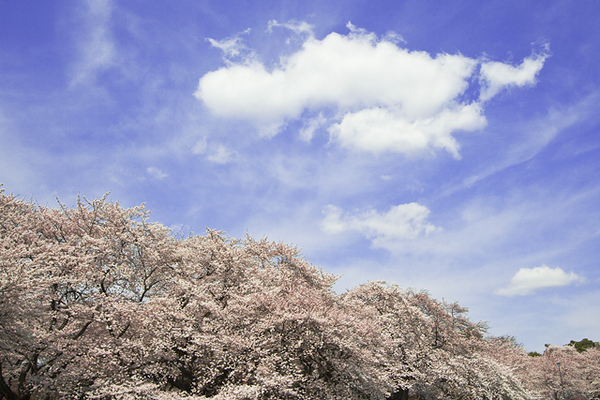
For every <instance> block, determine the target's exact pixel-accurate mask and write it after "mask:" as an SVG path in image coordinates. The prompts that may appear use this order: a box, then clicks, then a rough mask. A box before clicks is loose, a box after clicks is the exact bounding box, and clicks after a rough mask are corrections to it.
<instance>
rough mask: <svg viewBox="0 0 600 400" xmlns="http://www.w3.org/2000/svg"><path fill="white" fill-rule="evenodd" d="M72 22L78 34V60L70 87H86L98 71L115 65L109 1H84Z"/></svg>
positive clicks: (110, 2) (111, 10)
mask: <svg viewBox="0 0 600 400" xmlns="http://www.w3.org/2000/svg"><path fill="white" fill-rule="evenodd" d="M81 7H82V8H81V9H80V12H79V13H78V15H77V17H76V21H75V23H74V24H75V26H76V27H77V28H76V29H77V30H78V34H77V35H76V36H75V46H76V49H77V51H78V59H77V61H76V62H75V64H74V66H73V72H72V75H73V76H72V79H71V85H75V84H88V83H90V82H91V81H93V80H94V79H95V77H96V74H97V73H98V72H99V71H102V70H104V69H107V68H110V67H113V66H114V65H115V64H116V62H117V61H116V59H117V56H118V52H117V50H116V47H115V44H114V41H113V38H112V36H111V32H110V29H109V24H110V20H111V16H112V13H113V7H114V6H113V4H112V1H111V0H86V1H85V2H83V4H82V6H81Z"/></svg>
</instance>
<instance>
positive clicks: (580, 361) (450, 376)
mask: <svg viewBox="0 0 600 400" xmlns="http://www.w3.org/2000/svg"><path fill="white" fill-rule="evenodd" d="M335 281H336V277H335V276H333V275H330V274H327V273H324V272H323V271H322V270H320V269H319V268H316V267H315V266H312V265H310V264H309V263H308V262H306V261H305V260H304V259H303V258H301V257H300V255H299V253H298V251H297V250H296V249H295V248H293V247H290V246H287V245H284V244H281V243H273V242H269V241H267V240H254V239H252V238H250V237H248V238H246V239H244V240H233V239H231V238H228V237H227V236H225V235H224V234H223V233H221V232H217V231H212V230H208V231H207V234H206V235H204V236H196V235H191V236H189V237H185V238H179V237H176V236H175V235H173V234H172V232H171V231H170V230H169V229H167V228H165V227H164V226H162V225H160V224H157V223H150V222H148V211H147V210H145V209H144V207H143V206H140V207H135V208H130V209H127V208H123V207H121V206H120V205H119V204H118V203H111V202H109V201H107V200H106V199H105V198H102V199H98V200H93V201H88V200H86V199H78V201H77V205H76V206H75V207H67V206H65V205H63V204H59V207H56V208H47V207H41V206H37V205H35V204H32V203H29V202H26V201H23V200H19V199H17V198H15V197H14V196H12V195H6V194H5V192H4V190H3V189H2V188H0V400H1V399H7V400H17V399H32V400H33V399H138V398H139V399H157V400H158V399H163V400H166V399H180V398H188V399H205V398H213V399H215V400H218V399H397V400H401V399H407V398H408V396H409V395H410V396H415V397H418V398H421V399H459V398H460V399H530V398H540V399H542V398H543V399H550V398H559V397H560V396H569V395H572V394H574V393H583V394H584V395H586V396H588V397H590V398H591V397H594V396H595V397H594V398H600V397H599V396H600V378H599V377H600V351H598V350H597V349H589V350H587V351H585V352H583V353H579V352H578V351H577V350H576V349H574V348H573V347H550V348H548V350H547V351H546V352H545V354H544V355H543V356H541V357H530V356H528V355H527V354H526V353H525V352H524V351H523V349H522V348H521V347H519V346H517V345H515V343H514V341H512V340H510V339H508V338H490V337H485V326H484V325H483V324H476V323H473V322H471V321H470V320H469V319H468V318H467V317H466V315H465V314H466V311H467V310H466V309H465V308H463V307H461V306H459V305H458V304H456V303H450V304H449V303H445V302H440V301H437V300H435V299H433V298H431V297H430V296H429V295H427V294H426V293H423V292H415V291H411V290H402V289H400V288H399V287H398V286H396V285H391V284H386V283H384V282H370V283H366V284H364V285H361V286H359V287H356V288H354V289H352V290H349V291H347V292H346V293H344V294H336V293H335V292H334V291H333V290H332V285H333V284H334V283H335ZM556 362H560V363H561V368H562V370H561V373H562V380H561V379H560V378H561V377H559V374H558V370H557V368H556Z"/></svg>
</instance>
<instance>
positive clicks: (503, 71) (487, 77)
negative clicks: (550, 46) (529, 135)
mask: <svg viewBox="0 0 600 400" xmlns="http://www.w3.org/2000/svg"><path fill="white" fill-rule="evenodd" d="M548 56H549V55H548V53H543V54H538V55H533V56H531V57H528V58H526V59H524V60H523V62H522V63H521V65H519V66H516V67H514V66H512V65H509V64H504V63H501V62H486V63H483V65H482V66H481V72H480V77H479V79H480V82H481V86H482V91H481V96H480V99H481V100H482V101H487V100H489V99H491V98H492V97H494V96H495V95H496V94H498V93H499V92H500V91H501V90H502V89H504V88H505V87H509V86H518V87H522V86H526V85H533V84H534V83H535V77H536V76H537V74H538V73H539V72H540V70H541V69H542V67H543V66H544V61H546V58H548Z"/></svg>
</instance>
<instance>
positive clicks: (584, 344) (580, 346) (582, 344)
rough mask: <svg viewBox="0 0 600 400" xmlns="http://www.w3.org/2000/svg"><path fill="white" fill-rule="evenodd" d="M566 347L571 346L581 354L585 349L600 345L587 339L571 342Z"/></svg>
mask: <svg viewBox="0 0 600 400" xmlns="http://www.w3.org/2000/svg"><path fill="white" fill-rule="evenodd" d="M567 346H572V347H575V348H576V349H577V351H578V352H580V353H583V352H584V351H586V350H587V349H592V348H594V347H600V345H599V344H598V343H596V342H593V341H591V340H589V339H588V338H585V339H582V340H580V341H579V342H576V341H575V340H571V341H570V342H569V344H567Z"/></svg>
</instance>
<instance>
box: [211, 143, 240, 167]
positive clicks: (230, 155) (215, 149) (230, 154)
mask: <svg viewBox="0 0 600 400" xmlns="http://www.w3.org/2000/svg"><path fill="white" fill-rule="evenodd" d="M209 151H210V152H209V153H208V155H207V156H206V159H207V160H208V161H212V162H214V163H217V164H227V163H229V162H231V161H233V160H234V158H235V156H236V154H237V153H236V152H235V151H233V150H230V149H228V148H227V147H225V146H223V145H222V144H218V145H215V146H211V147H210V149H209Z"/></svg>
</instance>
